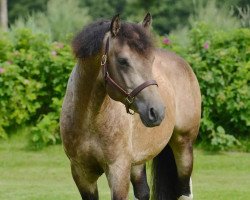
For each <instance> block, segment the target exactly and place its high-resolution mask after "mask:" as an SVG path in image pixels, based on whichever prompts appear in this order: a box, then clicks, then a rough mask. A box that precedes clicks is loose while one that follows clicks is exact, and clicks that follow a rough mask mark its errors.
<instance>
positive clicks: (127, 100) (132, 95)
mask: <svg viewBox="0 0 250 200" xmlns="http://www.w3.org/2000/svg"><path fill="white" fill-rule="evenodd" d="M108 51H109V38H108V39H107V42H106V47H105V53H104V54H103V56H102V60H101V66H102V73H103V77H104V80H105V85H106V84H109V85H110V86H112V87H113V88H114V89H117V90H118V91H119V92H120V93H121V94H122V95H123V96H124V97H125V107H126V111H127V113H129V114H131V115H133V114H134V112H131V110H130V107H131V105H132V104H133V102H134V99H135V97H136V95H138V94H139V93H140V92H141V91H142V90H143V89H145V88H146V87H148V86H150V85H157V86H158V84H157V83H156V81H155V80H149V81H146V82H144V83H142V84H141V85H139V86H138V87H136V88H135V89H134V90H133V91H132V92H130V93H129V92H127V91H126V90H124V89H123V88H122V87H121V86H120V85H119V84H118V83H116V82H115V81H114V80H113V79H112V78H111V77H110V75H109V72H108V64H107V56H108Z"/></svg>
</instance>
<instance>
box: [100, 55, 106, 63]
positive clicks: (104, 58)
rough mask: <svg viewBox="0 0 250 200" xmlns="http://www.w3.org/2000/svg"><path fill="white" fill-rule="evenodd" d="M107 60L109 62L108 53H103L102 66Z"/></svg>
mask: <svg viewBox="0 0 250 200" xmlns="http://www.w3.org/2000/svg"><path fill="white" fill-rule="evenodd" d="M106 62H107V55H106V54H104V55H102V61H101V65H102V66H103V65H105V64H106Z"/></svg>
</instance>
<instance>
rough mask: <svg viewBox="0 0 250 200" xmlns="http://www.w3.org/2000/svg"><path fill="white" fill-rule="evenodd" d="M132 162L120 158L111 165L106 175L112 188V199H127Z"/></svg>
mask: <svg viewBox="0 0 250 200" xmlns="http://www.w3.org/2000/svg"><path fill="white" fill-rule="evenodd" d="M130 169H131V163H130V162H127V161H126V160H124V159H119V160H117V161H115V162H114V163H112V164H111V165H109V166H108V167H107V169H106V172H105V173H106V176H107V179H108V182H109V186H110V189H111V194H112V200H127V199H128V195H129V182H130Z"/></svg>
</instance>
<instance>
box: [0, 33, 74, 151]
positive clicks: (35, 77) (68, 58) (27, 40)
mask: <svg viewBox="0 0 250 200" xmlns="http://www.w3.org/2000/svg"><path fill="white" fill-rule="evenodd" d="M0 34H1V36H0V52H1V54H0V85H1V87H0V98H1V100H0V136H1V137H6V136H7V135H6V132H8V130H9V129H11V128H15V127H17V126H19V125H24V124H34V125H35V128H33V129H31V137H30V139H31V143H33V144H35V145H36V146H37V147H41V146H43V145H46V144H50V143H56V142H58V141H59V135H58V120H59V112H60V107H61V103H62V98H63V96H64V92H65V88H66V84H67V80H68V76H69V73H70V71H71V69H72V67H73V66H74V59H73V57H72V54H71V50H70V47H69V45H65V44H63V43H58V42H54V43H51V42H50V41H49V40H48V38H47V36H46V35H45V34H34V33H32V31H31V30H29V29H15V30H13V31H12V32H10V33H0Z"/></svg>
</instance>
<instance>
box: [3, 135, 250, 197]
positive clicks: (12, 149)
mask: <svg viewBox="0 0 250 200" xmlns="http://www.w3.org/2000/svg"><path fill="white" fill-rule="evenodd" d="M25 145H26V142H25V140H24V139H23V138H20V137H16V136H15V137H14V138H12V139H10V140H9V141H0V200H55V199H56V200H75V199H80V196H79V194H78V191H77V189H76V186H75V184H74V182H73V180H72V178H71V174H70V167H69V161H68V159H67V157H66V156H65V154H64V152H63V149H62V147H61V146H60V145H58V146H53V147H48V148H46V149H44V150H41V151H37V152H36V151H28V150H27V149H25ZM98 184H99V193H100V199H101V200H106V199H107V200H108V199H110V192H109V188H108V186H107V182H106V179H105V177H101V179H100V181H99V182H98ZM193 184H194V195H195V199H196V200H211V199H214V200H227V199H228V200H241V199H242V200H243V199H244V200H248V199H250V153H239V152H237V153H220V154H211V153H207V152H203V151H201V150H196V151H195V164H194V173H193ZM131 199H132V198H131Z"/></svg>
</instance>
